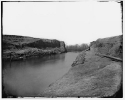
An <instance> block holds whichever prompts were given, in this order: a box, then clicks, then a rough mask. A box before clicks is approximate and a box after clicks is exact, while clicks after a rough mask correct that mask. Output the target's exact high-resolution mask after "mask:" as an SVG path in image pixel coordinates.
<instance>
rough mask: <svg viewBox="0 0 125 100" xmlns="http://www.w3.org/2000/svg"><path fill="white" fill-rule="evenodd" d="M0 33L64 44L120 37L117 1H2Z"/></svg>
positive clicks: (119, 15) (118, 5) (119, 9)
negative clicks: (57, 41) (0, 28)
mask: <svg viewBox="0 0 125 100" xmlns="http://www.w3.org/2000/svg"><path fill="white" fill-rule="evenodd" d="M3 34H8V35H22V36H31V37H36V38H45V39H57V40H61V41H64V42H65V43H66V44H67V45H73V44H82V43H90V42H92V41H95V40H97V39H98V38H105V37H111V36H116V35H121V34H122V31H121V8H120V3H117V2H4V3H3Z"/></svg>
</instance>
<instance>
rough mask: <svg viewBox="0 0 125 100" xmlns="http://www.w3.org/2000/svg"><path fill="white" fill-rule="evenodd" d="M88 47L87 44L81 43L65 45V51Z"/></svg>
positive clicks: (82, 49)
mask: <svg viewBox="0 0 125 100" xmlns="http://www.w3.org/2000/svg"><path fill="white" fill-rule="evenodd" d="M88 48H89V46H88V44H81V45H78V44H76V45H67V46H66V50H67V52H77V51H84V50H86V49H88Z"/></svg>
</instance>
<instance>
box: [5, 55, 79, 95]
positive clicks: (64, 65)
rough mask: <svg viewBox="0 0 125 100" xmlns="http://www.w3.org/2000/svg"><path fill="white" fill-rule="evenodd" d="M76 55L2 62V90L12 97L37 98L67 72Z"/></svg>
mask: <svg viewBox="0 0 125 100" xmlns="http://www.w3.org/2000/svg"><path fill="white" fill-rule="evenodd" d="M77 55H78V53H64V54H58V55H52V56H47V57H44V58H33V59H28V60H25V61H13V62H3V86H4V90H5V92H6V93H7V94H9V95H14V96H37V95H38V93H40V92H41V91H43V90H45V88H47V87H48V86H49V85H50V84H51V83H53V82H55V81H56V80H57V79H59V78H61V77H62V76H63V75H64V74H66V73H67V72H68V71H69V69H70V68H71V64H72V63H73V61H74V60H75V58H76V56H77Z"/></svg>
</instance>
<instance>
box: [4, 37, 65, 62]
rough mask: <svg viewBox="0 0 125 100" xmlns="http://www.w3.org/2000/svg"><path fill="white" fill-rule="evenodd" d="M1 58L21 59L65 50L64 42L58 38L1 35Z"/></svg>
mask: <svg viewBox="0 0 125 100" xmlns="http://www.w3.org/2000/svg"><path fill="white" fill-rule="evenodd" d="M2 40H3V41H2V50H3V52H2V53H3V55H2V59H3V60H21V59H27V58H34V57H43V56H46V55H54V54H60V53H64V52H66V49H65V43H64V42H63V41H58V40H49V39H39V38H32V37H25V36H15V35H3V39H2Z"/></svg>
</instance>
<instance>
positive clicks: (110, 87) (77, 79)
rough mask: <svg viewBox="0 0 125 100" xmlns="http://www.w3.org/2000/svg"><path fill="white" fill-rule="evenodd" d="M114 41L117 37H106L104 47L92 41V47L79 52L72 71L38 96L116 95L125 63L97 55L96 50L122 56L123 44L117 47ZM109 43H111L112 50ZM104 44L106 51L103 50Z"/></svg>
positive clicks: (119, 87) (120, 84) (119, 89)
mask: <svg viewBox="0 0 125 100" xmlns="http://www.w3.org/2000/svg"><path fill="white" fill-rule="evenodd" d="M120 37H121V36H118V37H115V38H114V39H118V41H117V42H119V43H122V42H121V39H119V38H120ZM110 39H111V40H110ZM106 41H108V42H106ZM113 41H115V40H113V39H112V38H108V39H105V42H103V46H101V47H100V45H99V47H98V46H95V45H96V44H95V43H93V44H91V48H90V50H88V51H83V52H81V53H80V54H79V56H78V57H77V58H76V60H75V61H74V62H73V64H72V68H71V69H70V70H69V72H68V73H67V74H65V75H64V76H63V77H62V78H60V79H58V80H57V81H56V82H54V83H52V84H51V85H50V86H49V87H48V88H47V89H46V90H45V91H41V93H40V94H39V96H44V97H115V96H116V95H117V94H119V91H121V89H122V88H121V87H122V62H121V61H115V60H112V59H110V58H107V57H102V56H98V55H96V54H97V53H103V54H108V53H110V52H111V51H110V50H113V51H112V52H116V53H112V54H111V55H112V56H113V54H114V56H115V57H119V58H121V56H120V55H122V50H121V46H122V44H119V46H118V44H117V43H114V42H113ZM105 43H106V44H105ZM107 43H109V44H110V45H112V47H111V48H110V49H109V48H108V44H107ZM116 45H117V46H116ZM104 47H105V48H106V50H107V52H105V51H101V50H103V48H104ZM116 47H117V48H116ZM118 50H121V51H120V52H119V51H118ZM116 97H117V96H116Z"/></svg>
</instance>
